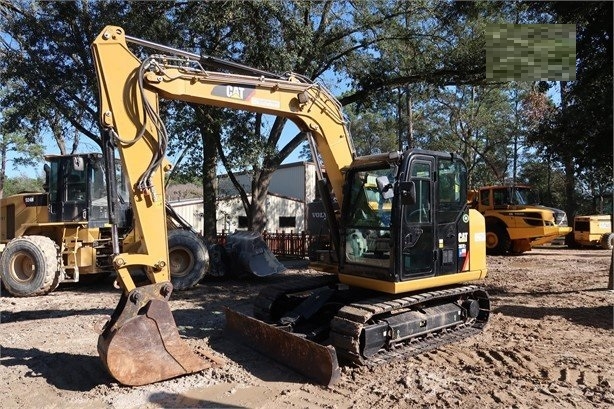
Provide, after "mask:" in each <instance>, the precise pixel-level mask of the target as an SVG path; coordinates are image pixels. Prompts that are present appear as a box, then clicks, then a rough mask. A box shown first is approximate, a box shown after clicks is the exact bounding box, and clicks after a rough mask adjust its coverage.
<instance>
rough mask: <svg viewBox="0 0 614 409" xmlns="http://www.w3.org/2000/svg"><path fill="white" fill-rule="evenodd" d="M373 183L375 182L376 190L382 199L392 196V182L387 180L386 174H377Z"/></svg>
mask: <svg viewBox="0 0 614 409" xmlns="http://www.w3.org/2000/svg"><path fill="white" fill-rule="evenodd" d="M375 183H377V190H378V191H379V193H380V194H381V195H382V197H383V198H384V200H387V199H392V198H393V197H394V189H393V188H392V183H390V180H388V176H378V177H377V179H375Z"/></svg>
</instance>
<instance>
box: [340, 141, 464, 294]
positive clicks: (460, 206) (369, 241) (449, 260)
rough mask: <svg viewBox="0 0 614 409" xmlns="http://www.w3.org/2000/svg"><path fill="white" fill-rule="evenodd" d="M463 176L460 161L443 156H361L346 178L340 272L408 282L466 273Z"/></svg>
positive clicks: (416, 153)
mask: <svg viewBox="0 0 614 409" xmlns="http://www.w3.org/2000/svg"><path fill="white" fill-rule="evenodd" d="M361 162H365V164H364V165H363V164H361ZM466 173H467V168H466V166H465V164H464V162H463V161H462V159H460V158H459V157H453V156H450V155H449V154H442V153H438V152H429V151H420V150H413V151H406V152H405V153H403V155H390V156H389V157H385V158H382V159H381V160H379V161H373V160H370V161H367V160H366V159H364V160H361V159H360V158H358V159H357V160H356V161H355V164H354V165H352V166H351V167H350V171H349V172H348V174H347V181H346V187H347V194H346V195H345V198H346V202H345V203H344V206H343V209H344V210H343V212H342V214H343V215H344V216H345V217H344V218H343V221H342V226H341V228H342V230H343V231H345V240H342V242H341V245H342V246H343V247H344V252H343V254H344V258H343V261H344V262H343V267H342V270H343V274H345V275H352V276H357V277H376V278H378V279H381V280H385V281H390V282H403V281H407V280H410V279H416V278H420V277H436V276H440V275H445V274H449V273H452V272H457V271H462V270H463V266H464V264H465V261H466V260H467V258H468V254H469V243H468V232H469V223H468V221H469V208H468V206H467V204H466V202H467V193H466V192H467V187H466V184H465V183H466V182H465V181H466ZM371 180H373V181H377V183H378V185H379V186H380V187H379V188H374V187H373V186H375V184H374V183H370V181H371ZM404 197H410V198H411V200H403V198H404ZM393 221H394V222H393Z"/></svg>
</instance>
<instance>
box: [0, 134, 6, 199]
mask: <svg viewBox="0 0 614 409" xmlns="http://www.w3.org/2000/svg"><path fill="white" fill-rule="evenodd" d="M5 180H6V145H4V144H3V145H0V199H2V197H4V181H5Z"/></svg>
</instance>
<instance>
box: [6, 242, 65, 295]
mask: <svg viewBox="0 0 614 409" xmlns="http://www.w3.org/2000/svg"><path fill="white" fill-rule="evenodd" d="M0 266H1V267H0V270H1V271H0V277H1V279H2V284H3V285H4V288H6V290H7V291H8V292H9V293H11V294H12V295H14V296H16V297H32V296H36V295H43V294H47V293H50V292H51V291H53V290H55V289H56V288H57V286H58V284H59V282H60V269H59V263H58V254H57V247H56V245H55V243H54V242H53V240H51V239H50V238H49V237H44V236H23V237H19V238H16V239H13V240H11V241H10V242H8V244H7V245H6V247H5V248H4V251H3V252H2V257H1V258H0Z"/></svg>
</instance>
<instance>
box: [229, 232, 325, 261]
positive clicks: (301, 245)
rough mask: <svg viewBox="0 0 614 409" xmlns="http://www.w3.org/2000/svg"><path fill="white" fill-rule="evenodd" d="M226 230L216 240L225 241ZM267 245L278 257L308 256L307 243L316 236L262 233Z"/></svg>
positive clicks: (291, 233)
mask: <svg viewBox="0 0 614 409" xmlns="http://www.w3.org/2000/svg"><path fill="white" fill-rule="evenodd" d="M227 236H228V232H226V231H222V232H221V233H218V235H217V242H218V243H220V244H224V243H226V237H227ZM262 238H263V239H264V242H265V243H266V245H267V247H268V248H269V249H270V250H271V251H272V252H273V254H275V255H276V256H278V257H287V258H305V257H307V256H308V249H309V243H310V242H311V241H312V240H313V239H314V238H316V236H315V235H310V234H307V233H305V232H302V233H294V232H290V233H283V232H282V233H279V232H275V233H269V232H265V233H263V234H262Z"/></svg>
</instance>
